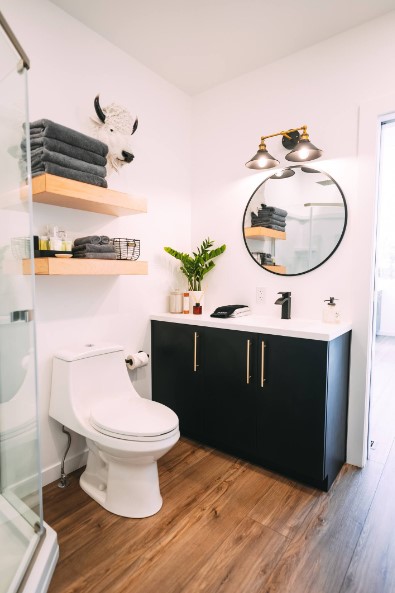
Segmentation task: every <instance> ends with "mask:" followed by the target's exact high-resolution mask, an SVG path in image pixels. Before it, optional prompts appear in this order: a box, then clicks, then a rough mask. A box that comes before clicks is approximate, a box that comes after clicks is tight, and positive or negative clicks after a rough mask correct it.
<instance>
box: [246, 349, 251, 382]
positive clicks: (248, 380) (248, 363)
mask: <svg viewBox="0 0 395 593" xmlns="http://www.w3.org/2000/svg"><path fill="white" fill-rule="evenodd" d="M250 351H251V340H247V385H249V384H250V379H251V375H250Z"/></svg>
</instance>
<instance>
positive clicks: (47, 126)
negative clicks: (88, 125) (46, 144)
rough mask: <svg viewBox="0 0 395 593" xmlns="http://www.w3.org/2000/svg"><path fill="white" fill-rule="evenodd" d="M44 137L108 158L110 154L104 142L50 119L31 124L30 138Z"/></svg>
mask: <svg viewBox="0 0 395 593" xmlns="http://www.w3.org/2000/svg"><path fill="white" fill-rule="evenodd" d="M42 136H48V137H49V138H54V139H56V140H61V141H62V142H67V144H72V145H73V146H78V147H79V148H84V149H85V150H91V151H92V152H95V153H97V154H100V155H101V156H107V153H108V146H107V144H104V142H101V141H100V140H96V139H95V138H91V137H90V136H86V134H82V133H81V132H77V131H76V130H72V129H71V128H67V127H66V126H62V125H61V124H57V123H55V122H53V121H51V120H49V119H38V120H37V121H34V122H32V123H31V124H30V138H32V139H33V138H40V137H42Z"/></svg>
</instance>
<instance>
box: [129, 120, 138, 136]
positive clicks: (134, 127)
mask: <svg viewBox="0 0 395 593" xmlns="http://www.w3.org/2000/svg"><path fill="white" fill-rule="evenodd" d="M138 125H139V120H138V119H137V117H136V121H135V122H134V124H133V130H132V133H131V134H130V135H131V136H133V134H134V133H135V131H136V130H137V126H138Z"/></svg>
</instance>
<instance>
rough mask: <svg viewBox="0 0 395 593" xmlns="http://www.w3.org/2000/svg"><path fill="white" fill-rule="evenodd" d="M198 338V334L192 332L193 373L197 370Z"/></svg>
mask: <svg viewBox="0 0 395 593" xmlns="http://www.w3.org/2000/svg"><path fill="white" fill-rule="evenodd" d="M198 338H199V334H198V333H197V332H194V334H193V371H194V372H195V373H196V371H197V368H198V366H199V365H198V363H197V341H198Z"/></svg>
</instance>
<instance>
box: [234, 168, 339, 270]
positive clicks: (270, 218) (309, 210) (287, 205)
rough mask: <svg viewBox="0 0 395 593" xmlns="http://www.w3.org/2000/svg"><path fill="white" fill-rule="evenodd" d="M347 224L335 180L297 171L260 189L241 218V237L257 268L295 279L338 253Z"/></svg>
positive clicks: (278, 173)
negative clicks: (242, 236)
mask: <svg viewBox="0 0 395 593" xmlns="http://www.w3.org/2000/svg"><path fill="white" fill-rule="evenodd" d="M346 224H347V205H346V200H345V199H344V195H343V192H342V190H341V189H340V187H339V185H338V184H337V183H336V181H335V180H334V179H333V177H331V176H330V175H328V174H327V173H324V172H323V171H318V170H317V169H311V168H309V167H305V166H296V167H287V168H286V169H282V170H279V171H276V173H274V174H273V175H271V176H270V177H268V178H267V179H265V180H264V181H263V182H262V183H261V184H260V185H258V187H257V188H256V190H255V191H254V193H253V194H252V196H251V198H250V200H249V202H248V204H247V207H246V209H245V212H244V218H243V234H244V241H245V244H246V247H247V250H248V252H249V254H250V255H251V257H252V258H253V259H254V261H255V262H256V263H257V264H258V265H259V266H260V267H262V268H264V269H265V270H267V271H269V272H272V273H273V274H282V275H284V276H297V275H298V274H305V273H306V272H310V271H311V270H314V269H315V268H318V266H320V265H321V264H323V263H324V262H325V261H326V260H327V259H328V258H329V257H330V256H331V255H332V254H333V253H334V252H335V251H336V249H337V248H338V246H339V244H340V242H341V240H342V238H343V235H344V232H345V230H346Z"/></svg>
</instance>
